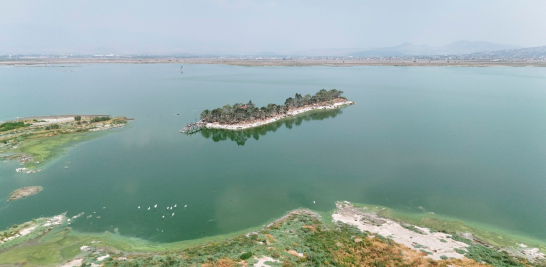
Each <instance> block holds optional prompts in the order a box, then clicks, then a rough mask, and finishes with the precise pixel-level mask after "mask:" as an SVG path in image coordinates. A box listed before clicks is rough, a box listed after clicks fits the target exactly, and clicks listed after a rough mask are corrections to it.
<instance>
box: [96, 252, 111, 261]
mask: <svg viewBox="0 0 546 267" xmlns="http://www.w3.org/2000/svg"><path fill="white" fill-rule="evenodd" d="M108 258H110V255H108V254H106V255H104V256H101V257H98V258H97V261H103V260H105V259H108Z"/></svg>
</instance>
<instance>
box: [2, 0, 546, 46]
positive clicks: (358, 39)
mask: <svg viewBox="0 0 546 267" xmlns="http://www.w3.org/2000/svg"><path fill="white" fill-rule="evenodd" d="M545 14H546V1H544V0H521V1H520V0H518V1H515V0H483V1H477V0H472V1H470V0H456V1H455V0H445V1H439V0H423V1H407V0H404V1H385V0H382V1H380V0H378V1H317V0H315V1H295V0H290V1H285V0H282V1H276V0H271V1H267V0H264V1H252V0H233V1H228V0H201V1H174V0H154V1H135V0H123V1H113V0H108V1H105V0H87V1H76V0H48V1H43V0H14V1H8V0H0V53H17V52H52V53H79V52H86V53H95V52H97V53H100V52H107V51H114V52H118V53H120V52H125V53H140V52H141V53H184V52H186V53H234V54H245V53H247V54H249V53H259V52H262V51H272V52H277V53H292V52H296V51H305V50H313V49H334V48H335V49H341V48H372V47H384V46H394V45H398V44H401V43H403V42H411V43H414V44H428V45H433V46H437V45H444V44H448V43H451V42H454V41H458V40H472V41H488V42H496V43H504V44H511V45H517V46H542V45H546V15H545Z"/></svg>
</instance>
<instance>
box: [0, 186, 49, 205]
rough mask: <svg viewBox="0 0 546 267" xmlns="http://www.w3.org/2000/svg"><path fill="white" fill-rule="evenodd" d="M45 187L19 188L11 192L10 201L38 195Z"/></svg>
mask: <svg viewBox="0 0 546 267" xmlns="http://www.w3.org/2000/svg"><path fill="white" fill-rule="evenodd" d="M43 189H44V188H43V187H41V186H28V187H23V188H19V189H17V190H15V191H13V192H11V194H9V199H8V202H9V201H14V200H17V199H21V198H25V197H28V196H32V195H36V194H38V193H40V191H42V190H43Z"/></svg>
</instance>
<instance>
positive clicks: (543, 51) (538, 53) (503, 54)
mask: <svg viewBox="0 0 546 267" xmlns="http://www.w3.org/2000/svg"><path fill="white" fill-rule="evenodd" d="M459 57H463V58H469V59H470V58H477V59H480V58H487V59H504V58H506V59H542V60H544V59H546V46H538V47H527V48H520V49H508V50H496V51H489V52H477V53H471V54H467V55H460V56H459Z"/></svg>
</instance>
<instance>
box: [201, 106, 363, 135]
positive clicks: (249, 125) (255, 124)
mask: <svg viewBox="0 0 546 267" xmlns="http://www.w3.org/2000/svg"><path fill="white" fill-rule="evenodd" d="M353 104H354V102H353V101H350V100H345V101H339V102H335V103H333V104H329V105H320V106H319V105H317V106H315V105H312V106H305V107H301V108H296V109H292V110H290V111H288V112H287V113H286V114H284V115H279V116H276V117H272V118H269V119H266V120H259V121H255V122H252V123H239V124H219V123H217V122H215V123H206V124H205V125H204V127H205V128H207V129H224V130H244V129H249V128H254V127H258V126H262V125H266V124H269V123H272V122H276V121H278V120H280V119H283V118H286V117H290V116H295V115H298V114H302V113H304V112H308V111H311V110H322V109H337V108H340V107H342V106H347V105H353Z"/></svg>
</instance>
